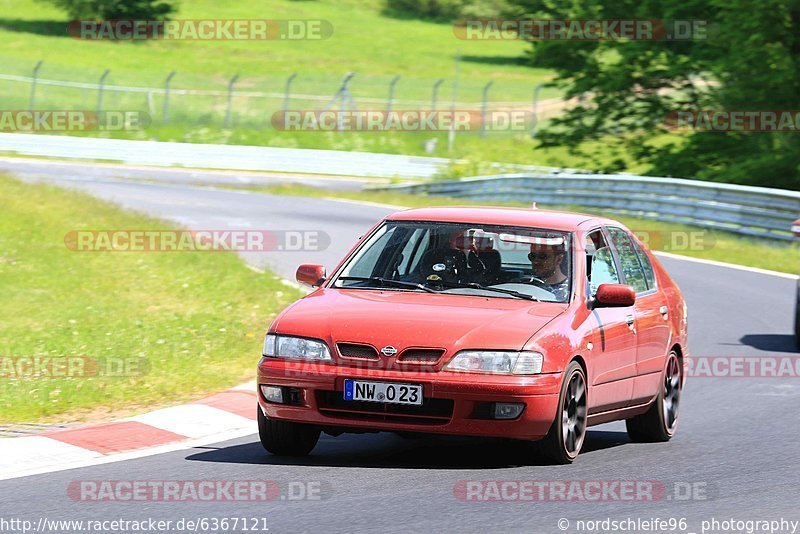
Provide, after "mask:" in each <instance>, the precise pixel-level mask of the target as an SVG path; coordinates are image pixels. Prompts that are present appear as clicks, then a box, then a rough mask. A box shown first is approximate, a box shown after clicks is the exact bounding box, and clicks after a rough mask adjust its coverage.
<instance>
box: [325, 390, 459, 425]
mask: <svg viewBox="0 0 800 534" xmlns="http://www.w3.org/2000/svg"><path fill="white" fill-rule="evenodd" d="M453 405H454V403H453V401H452V400H450V399H431V398H427V399H424V400H423V404H422V406H406V405H402V404H385V403H380V402H364V401H348V400H344V398H343V393H342V392H341V391H318V392H317V406H318V407H319V411H320V413H321V414H322V415H326V416H328V417H337V418H341V419H359V420H362V421H376V422H388V423H412V424H419V425H444V424H447V423H449V422H450V419H451V418H452V417H453Z"/></svg>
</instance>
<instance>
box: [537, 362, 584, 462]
mask: <svg viewBox="0 0 800 534" xmlns="http://www.w3.org/2000/svg"><path fill="white" fill-rule="evenodd" d="M586 396H587V388H586V374H585V373H584V372H583V368H582V367H581V366H580V365H579V364H578V363H577V362H571V363H570V364H569V366H567V370H566V371H565V372H564V381H563V383H562V384H561V394H560V395H559V397H558V412H556V417H555V420H554V421H553V425H552V426H551V427H550V431H549V432H548V433H547V436H545V438H544V439H543V440H542V442H541V448H542V452H543V453H544V454H545V455H546V456H547V457H548V458H549V459H551V460H552V461H553V462H555V463H557V464H571V463H572V462H573V461H575V458H577V457H578V454H579V453H580V452H581V448H582V447H583V442H584V440H585V438H586V421H587V419H586V415H587V412H586V410H587V406H588V404H587V401H586Z"/></svg>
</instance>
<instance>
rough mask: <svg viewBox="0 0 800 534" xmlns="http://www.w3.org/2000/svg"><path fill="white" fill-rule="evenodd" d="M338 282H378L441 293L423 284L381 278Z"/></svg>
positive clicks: (349, 277)
mask: <svg viewBox="0 0 800 534" xmlns="http://www.w3.org/2000/svg"><path fill="white" fill-rule="evenodd" d="M338 280H343V281H347V280H354V281H359V282H378V283H380V284H384V285H391V284H394V285H396V286H399V287H409V288H414V289H421V290H423V291H427V292H428V293H440V292H439V291H436V290H435V289H433V288H430V287H428V286H424V285H422V284H417V283H414V282H404V281H402V280H392V279H391V278H381V277H380V276H340V277H339V278H337V281H338ZM339 287H342V286H339Z"/></svg>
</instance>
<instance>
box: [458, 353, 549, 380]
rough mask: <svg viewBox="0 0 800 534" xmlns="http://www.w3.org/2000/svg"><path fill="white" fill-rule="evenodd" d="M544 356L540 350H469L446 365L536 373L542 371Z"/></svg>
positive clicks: (475, 370) (481, 370)
mask: <svg viewBox="0 0 800 534" xmlns="http://www.w3.org/2000/svg"><path fill="white" fill-rule="evenodd" d="M543 361H544V356H542V354H541V353H538V352H531V351H523V352H510V351H490V350H467V351H463V352H459V353H458V354H456V355H455V356H454V357H453V359H452V360H450V362H449V363H448V364H447V365H445V366H444V368H445V369H446V370H448V371H463V372H467V373H506V374H514V375H536V374H539V373H541V372H542V362H543Z"/></svg>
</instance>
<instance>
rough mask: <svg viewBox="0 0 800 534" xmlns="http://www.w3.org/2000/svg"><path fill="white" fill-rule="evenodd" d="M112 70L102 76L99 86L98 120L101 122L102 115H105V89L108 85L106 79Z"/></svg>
mask: <svg viewBox="0 0 800 534" xmlns="http://www.w3.org/2000/svg"><path fill="white" fill-rule="evenodd" d="M109 72H111V70H109V69H106V71H105V72H104V73H103V75H102V76H100V81H99V82H98V84H97V120H98V121H99V120H100V114H101V113H103V89H105V85H106V77H107V76H108V73H109Z"/></svg>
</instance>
